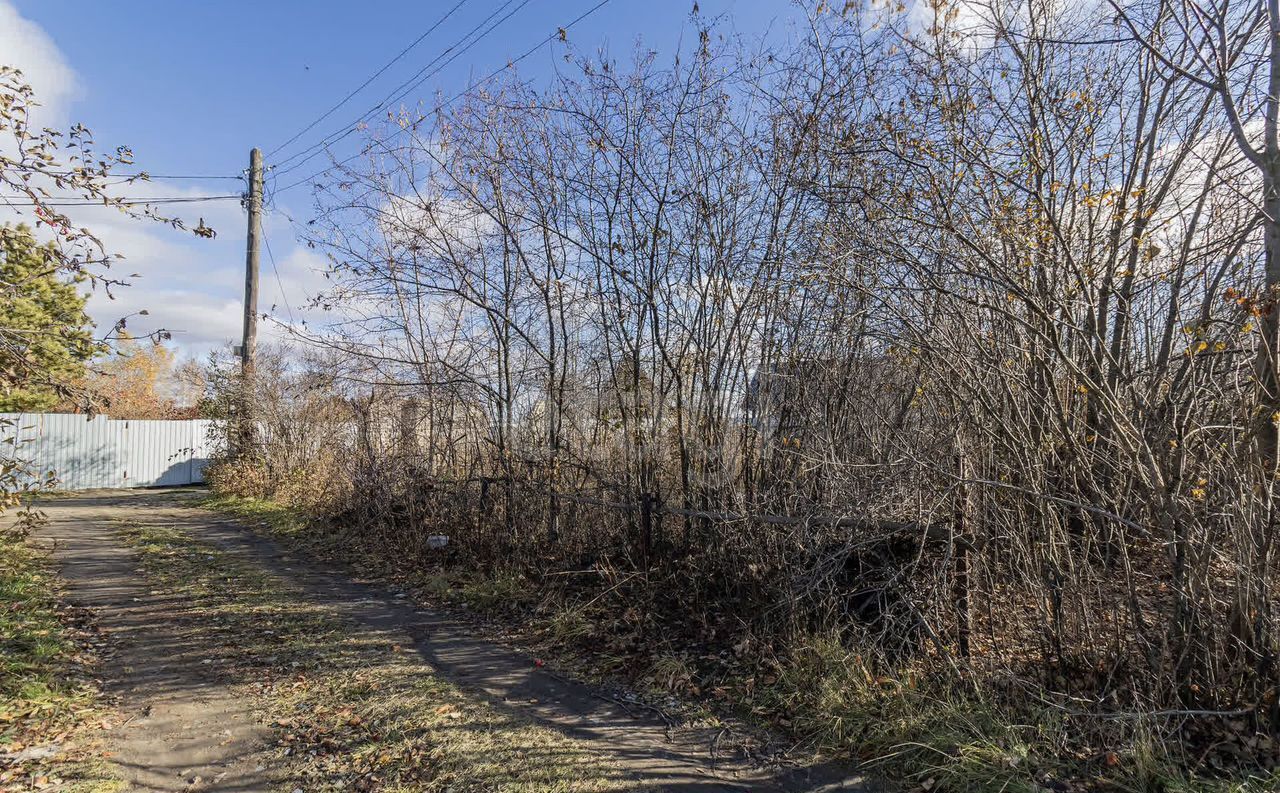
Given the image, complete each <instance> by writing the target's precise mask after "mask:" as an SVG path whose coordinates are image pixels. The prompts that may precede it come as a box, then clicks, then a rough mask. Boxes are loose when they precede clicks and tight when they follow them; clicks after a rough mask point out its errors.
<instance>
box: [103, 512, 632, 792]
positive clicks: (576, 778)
mask: <svg viewBox="0 0 1280 793" xmlns="http://www.w3.org/2000/svg"><path fill="white" fill-rule="evenodd" d="M252 514H253V515H255V516H256V517H258V518H260V519H263V520H268V519H273V520H274V521H275V524H274V525H277V526H280V527H281V530H282V531H284V530H288V529H289V528H290V527H293V526H294V524H293V523H292V522H290V521H289V520H287V515H286V514H285V513H283V512H280V511H277V510H270V509H265V508H262V507H255V508H254V512H253V513H252ZM122 535H123V536H124V537H125V539H126V540H127V541H128V542H129V543H130V544H131V545H132V546H134V547H135V548H136V549H137V550H138V551H139V553H140V554H141V557H142V560H143V569H144V571H145V573H146V575H147V576H148V578H149V579H150V580H152V581H153V583H154V585H155V586H157V587H158V588H160V589H162V590H164V591H167V592H172V593H175V594H178V593H180V594H181V595H182V596H183V599H184V600H185V601H186V602H187V603H188V604H189V605H188V606H187V607H186V608H185V611H184V613H183V614H180V615H179V618H181V619H184V620H185V621H187V622H188V623H189V624H190V625H191V626H192V628H193V630H197V631H199V632H200V633H202V634H203V635H202V637H201V638H202V640H203V641H204V643H205V645H207V650H205V651H204V652H207V654H208V655H209V662H210V664H211V665H213V666H214V668H215V669H217V670H218V671H219V672H220V673H221V674H223V675H225V676H227V677H228V679H229V681H230V682H232V683H239V684H244V685H246V686H249V687H251V689H252V690H253V692H254V693H255V694H256V695H257V697H258V702H260V706H261V709H262V718H263V719H264V720H266V721H267V723H269V724H271V725H272V726H273V727H274V730H275V735H276V739H277V741H276V747H275V752H276V754H277V756H278V761H279V764H280V765H281V766H282V768H283V769H284V771H285V775H286V776H287V783H286V782H285V780H283V779H282V784H284V789H287V790H292V789H296V788H301V789H303V790H306V791H308V792H309V793H310V792H311V791H327V790H356V791H361V790H380V791H406V792H407V791H438V790H451V791H495V790H496V791H504V792H505V793H534V791H539V792H542V791H547V792H550V793H555V792H556V791H566V792H567V791H615V790H634V789H636V787H635V785H634V784H633V783H631V782H630V781H628V780H626V779H624V778H622V776H621V774H620V772H619V771H618V769H617V768H616V766H615V765H614V764H613V763H611V762H610V761H608V760H607V758H602V757H601V756H599V755H598V754H595V753H593V752H591V751H589V750H588V749H587V748H586V747H585V746H584V745H583V744H582V743H580V742H578V741H575V740H573V739H571V738H568V737H566V736H564V735H562V734H561V733H560V732H558V731H556V730H554V729H552V728H549V727H543V726H540V725H537V724H535V723H534V722H532V721H530V720H528V719H526V718H523V717H521V716H519V715H517V714H516V713H514V712H512V711H507V710H506V709H504V708H503V707H502V706H501V705H499V704H496V703H489V702H486V701H483V700H478V699H476V698H474V697H471V696H468V695H467V694H465V693H464V692H463V691H461V690H460V689H458V688H457V687H456V686H454V685H452V684H450V683H448V682H447V681H445V680H443V679H442V678H440V677H438V676H436V675H435V674H434V673H433V672H432V670H431V669H430V668H429V667H428V666H427V665H426V664H425V663H423V662H422V661H421V659H420V658H418V656H417V655H416V654H415V653H413V652H412V651H408V650H405V649H404V648H402V647H400V646H398V645H396V644H395V643H394V640H393V638H392V637H389V636H387V635H383V634H380V633H377V632H375V631H373V630H371V629H361V630H352V625H351V624H350V623H349V622H348V621H347V620H346V619H345V618H344V617H342V615H340V614H338V613H336V612H334V611H332V610H330V609H328V608H326V607H324V606H322V605H319V604H316V603H314V602H311V601H310V600H308V598H307V597H305V596H304V595H303V594H302V593H301V592H299V591H298V590H296V589H295V588H293V587H292V586H291V585H290V584H289V583H288V582H286V581H284V580H282V579H279V578H277V577H275V576H272V575H269V574H268V573H266V572H265V571H263V570H261V569H260V568H258V567H256V566H254V565H252V564H251V563H249V562H247V561H244V560H241V559H239V558H237V557H234V556H232V555H230V554H227V553H224V552H222V551H220V550H218V549H217V548H216V547H214V546H212V545H210V544H208V543H205V542H201V541H199V540H197V539H195V538H193V537H191V536H190V535H189V534H187V533H185V532H183V531H182V530H181V529H180V528H177V527H174V526H171V525H139V524H130V525H127V526H124V527H123V528H122Z"/></svg>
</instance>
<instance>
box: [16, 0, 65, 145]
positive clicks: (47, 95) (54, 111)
mask: <svg viewBox="0 0 1280 793" xmlns="http://www.w3.org/2000/svg"><path fill="white" fill-rule="evenodd" d="M0 63H3V65H5V66H14V67H17V68H18V69H21V70H22V73H23V76H24V77H25V78H26V81H27V82H28V83H29V84H30V85H31V87H32V88H33V89H34V90H35V95H36V100H37V101H38V102H39V103H40V105H41V107H40V109H39V110H38V111H36V113H37V114H38V115H37V116H36V123H37V124H38V125H42V126H61V125H63V124H64V123H65V122H66V118H67V108H68V104H69V103H70V101H71V100H72V99H74V98H75V95H76V91H77V83H76V75H75V71H74V70H73V69H72V68H71V66H70V65H69V64H68V63H67V60H66V58H64V57H63V55H62V53H61V52H60V51H59V50H58V47H57V45H56V44H54V42H53V39H52V38H50V36H49V34H48V33H46V32H45V31H44V29H42V28H41V27H40V26H39V25H37V24H36V23H34V22H32V21H31V20H29V19H25V18H23V17H22V15H21V14H19V13H18V9H16V8H14V7H13V5H12V4H11V3H9V2H7V1H6V0H0Z"/></svg>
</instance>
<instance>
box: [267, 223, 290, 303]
mask: <svg viewBox="0 0 1280 793" xmlns="http://www.w3.org/2000/svg"><path fill="white" fill-rule="evenodd" d="M262 241H263V242H264V243H266V246H267V259H268V260H269V261H270V262H271V272H272V273H274V274H275V276H276V287H277V288H279V290H280V299H281V300H283V301H284V307H285V308H286V309H287V310H288V311H289V324H290V325H292V324H293V307H292V306H290V305H289V296H288V295H286V294H285V293H284V282H283V281H281V280H280V270H279V269H277V268H276V255H275V254H274V253H272V252H271V240H270V238H268V237H267V230H266V228H265V225H264V227H263V229H262Z"/></svg>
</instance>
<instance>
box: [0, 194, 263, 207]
mask: <svg viewBox="0 0 1280 793" xmlns="http://www.w3.org/2000/svg"><path fill="white" fill-rule="evenodd" d="M243 197H244V196H243V194H242V193H230V194H227V196H172V197H156V198H123V200H113V198H108V200H100V198H83V200H68V198H50V200H47V201H32V198H31V196H26V194H23V196H0V201H3V202H4V203H5V205H8V206H141V205H156V203H200V202H204V201H228V200H232V198H237V200H239V198H243Z"/></svg>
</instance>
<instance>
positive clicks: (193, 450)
mask: <svg viewBox="0 0 1280 793" xmlns="http://www.w3.org/2000/svg"><path fill="white" fill-rule="evenodd" d="M9 422H12V424H10V423H9ZM212 425H213V422H212V421H209V420H206V419H193V420H190V421H135V420H132V419H112V418H108V417H107V416H95V417H93V418H92V419H90V418H88V417H87V416H82V415H76V414H71V413H0V454H5V455H8V454H14V455H16V456H17V457H18V458H20V459H22V460H26V461H29V462H30V463H31V464H32V468H33V469H34V470H36V471H50V470H51V471H53V472H55V474H57V477H58V488H59V489H61V490H89V489H92V488H99V487H105V488H121V487H154V486H166V485H188V484H193V483H196V482H203V481H204V467H205V464H206V463H207V462H208V460H209V458H210V457H211V456H212V454H213V448H212V441H211V440H210V438H209V429H210V427H211V426H212ZM15 433H16V439H17V445H16V447H15V446H11V445H10V441H12V440H13V439H14V438H15Z"/></svg>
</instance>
